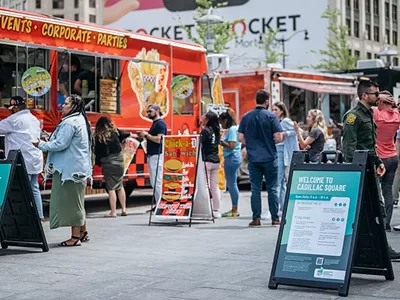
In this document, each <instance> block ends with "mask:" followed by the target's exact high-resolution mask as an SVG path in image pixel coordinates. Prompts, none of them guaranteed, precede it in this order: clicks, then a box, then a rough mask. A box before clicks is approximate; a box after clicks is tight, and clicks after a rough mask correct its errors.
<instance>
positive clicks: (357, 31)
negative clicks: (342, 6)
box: [354, 21, 360, 37]
mask: <svg viewBox="0 0 400 300" xmlns="http://www.w3.org/2000/svg"><path fill="white" fill-rule="evenodd" d="M354 36H355V37H360V23H358V21H354Z"/></svg>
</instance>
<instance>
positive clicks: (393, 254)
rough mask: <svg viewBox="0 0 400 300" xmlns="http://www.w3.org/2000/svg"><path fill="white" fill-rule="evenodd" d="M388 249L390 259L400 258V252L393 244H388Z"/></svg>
mask: <svg viewBox="0 0 400 300" xmlns="http://www.w3.org/2000/svg"><path fill="white" fill-rule="evenodd" d="M388 250H389V258H390V259H392V260H393V259H400V253H399V252H397V251H396V250H394V249H393V248H392V246H390V245H388Z"/></svg>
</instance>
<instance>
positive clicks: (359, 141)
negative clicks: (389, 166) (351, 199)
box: [342, 80, 400, 259]
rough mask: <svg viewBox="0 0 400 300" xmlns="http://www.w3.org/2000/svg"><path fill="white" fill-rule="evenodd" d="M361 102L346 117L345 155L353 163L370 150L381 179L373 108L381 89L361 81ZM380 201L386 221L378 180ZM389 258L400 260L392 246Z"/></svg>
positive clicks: (366, 81)
mask: <svg viewBox="0 0 400 300" xmlns="http://www.w3.org/2000/svg"><path fill="white" fill-rule="evenodd" d="M357 94H358V97H359V99H360V100H359V102H358V103H357V105H356V106H355V107H354V108H352V109H350V110H349V111H348V112H347V113H346V114H345V115H344V118H343V119H344V122H343V124H344V127H343V148H342V150H343V154H344V159H345V161H346V162H352V161H353V155H354V151H355V150H369V151H373V153H374V160H375V166H376V175H377V176H378V177H381V176H383V175H384V174H385V166H384V164H383V163H382V160H381V159H380V158H379V157H378V154H377V152H376V124H375V122H374V114H373V111H372V107H373V106H377V105H378V102H379V87H378V85H377V84H376V83H374V82H373V81H369V80H362V81H360V83H359V85H358V89H357ZM377 184H378V190H379V200H380V202H381V212H382V214H383V219H384V220H385V219H386V212H385V204H384V201H383V196H382V192H381V189H380V183H379V180H377ZM388 248H389V256H390V258H391V259H400V253H398V252H396V251H395V250H394V249H393V248H392V247H391V246H390V245H388Z"/></svg>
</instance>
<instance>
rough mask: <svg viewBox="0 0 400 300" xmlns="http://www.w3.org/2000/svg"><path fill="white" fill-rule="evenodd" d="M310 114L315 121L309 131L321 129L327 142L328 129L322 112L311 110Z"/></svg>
mask: <svg viewBox="0 0 400 300" xmlns="http://www.w3.org/2000/svg"><path fill="white" fill-rule="evenodd" d="M308 113H309V114H310V115H311V117H312V120H313V124H312V125H311V126H310V128H309V129H308V130H309V131H311V129H312V128H319V129H321V131H322V132H323V134H324V137H325V141H326V140H328V127H327V126H326V122H325V117H324V114H323V113H322V111H320V110H319V109H311V110H310V111H309V112H308Z"/></svg>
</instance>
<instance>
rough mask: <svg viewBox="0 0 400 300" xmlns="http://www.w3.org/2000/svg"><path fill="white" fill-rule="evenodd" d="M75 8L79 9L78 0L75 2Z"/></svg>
mask: <svg viewBox="0 0 400 300" xmlns="http://www.w3.org/2000/svg"><path fill="white" fill-rule="evenodd" d="M75 8H79V0H75Z"/></svg>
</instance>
